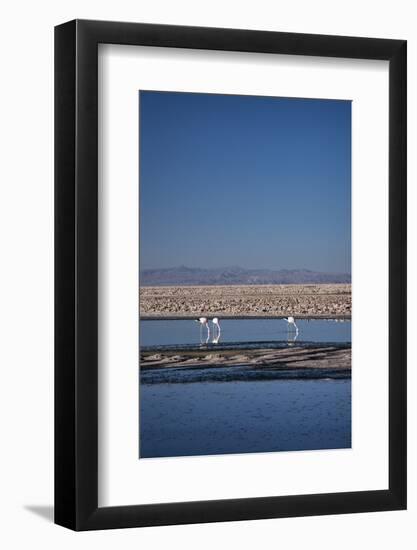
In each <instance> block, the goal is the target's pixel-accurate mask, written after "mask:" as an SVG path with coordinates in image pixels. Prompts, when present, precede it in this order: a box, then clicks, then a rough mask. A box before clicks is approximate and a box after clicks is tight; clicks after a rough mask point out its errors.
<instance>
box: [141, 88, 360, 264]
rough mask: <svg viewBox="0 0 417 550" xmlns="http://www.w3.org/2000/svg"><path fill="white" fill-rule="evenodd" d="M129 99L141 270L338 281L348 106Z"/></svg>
mask: <svg viewBox="0 0 417 550" xmlns="http://www.w3.org/2000/svg"><path fill="white" fill-rule="evenodd" d="M139 96H140V98H139V101H140V262H141V265H140V267H141V269H148V268H163V267H174V266H179V265H186V266H189V267H203V268H210V267H225V266H232V265H238V266H241V267H244V268H265V269H297V268H305V269H311V270H314V271H327V272H350V269H351V257H350V256H351V254H350V246H351V235H350V233H351V102H350V101H335V100H317V99H287V98H270V97H253V96H233V95H214V94H189V93H174V92H173V93H171V92H148V91H141V92H140V93H139Z"/></svg>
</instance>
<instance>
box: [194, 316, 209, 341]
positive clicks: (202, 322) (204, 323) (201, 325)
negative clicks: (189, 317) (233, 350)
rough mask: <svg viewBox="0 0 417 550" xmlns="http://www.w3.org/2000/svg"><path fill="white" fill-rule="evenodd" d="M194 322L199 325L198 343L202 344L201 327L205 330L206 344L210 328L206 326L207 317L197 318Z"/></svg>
mask: <svg viewBox="0 0 417 550" xmlns="http://www.w3.org/2000/svg"><path fill="white" fill-rule="evenodd" d="M196 322H197V323H200V343H202V331H203V326H205V327H206V328H207V340H206V343H207V342H208V341H209V338H210V326H209V324H208V320H207V317H199V318H198V319H196Z"/></svg>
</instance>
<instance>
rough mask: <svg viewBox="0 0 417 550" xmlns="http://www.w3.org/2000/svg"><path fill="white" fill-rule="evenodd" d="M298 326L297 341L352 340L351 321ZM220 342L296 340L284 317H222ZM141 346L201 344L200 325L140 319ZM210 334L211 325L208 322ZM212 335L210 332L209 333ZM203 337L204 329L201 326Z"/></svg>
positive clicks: (304, 321)
mask: <svg viewBox="0 0 417 550" xmlns="http://www.w3.org/2000/svg"><path fill="white" fill-rule="evenodd" d="M296 323H297V326H298V328H299V332H298V336H297V337H296V341H297V344H300V343H305V342H315V343H325V342H332V343H336V342H338V343H341V342H350V341H351V322H350V321H334V320H324V319H323V320H322V319H320V320H318V319H312V320H307V319H302V320H298V319H296ZM220 325H221V338H220V342H219V343H220V344H231V343H235V344H242V343H244V344H247V343H248V342H257V343H260V342H287V341H288V340H290V341H293V340H294V339H295V336H296V334H295V331H294V329H290V330H288V326H287V322H286V321H284V320H283V319H224V320H220ZM139 326H140V338H139V341H140V345H141V348H142V349H143V348H148V347H153V346H156V347H164V346H187V345H190V346H191V345H199V344H200V326H199V324H198V323H196V322H195V321H193V320H192V319H188V320H176V321H165V320H155V321H153V320H152V321H149V320H146V321H140V325H139ZM210 330H211V333H213V325H212V323H210ZM211 335H212V334H211ZM202 336H203V339H204V340H205V338H206V336H207V330H206V329H205V328H204V327H203V331H202Z"/></svg>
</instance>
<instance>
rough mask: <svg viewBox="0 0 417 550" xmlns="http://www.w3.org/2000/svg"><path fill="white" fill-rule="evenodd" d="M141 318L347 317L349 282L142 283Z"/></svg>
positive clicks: (349, 314) (349, 292)
mask: <svg viewBox="0 0 417 550" xmlns="http://www.w3.org/2000/svg"><path fill="white" fill-rule="evenodd" d="M139 303H140V315H141V317H142V318H165V319H188V318H196V317H199V316H205V315H207V316H208V315H210V316H216V315H217V316H219V317H223V318H224V317H228V318H239V317H286V316H289V315H291V316H294V317H298V318H326V319H332V318H333V319H350V318H351V312H352V293H351V285H350V284H305V285H304V284H294V285H242V286H239V285H230V286H213V285H211V286H157V287H156V286H145V287H141V288H140V300H139Z"/></svg>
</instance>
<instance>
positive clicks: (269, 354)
mask: <svg viewBox="0 0 417 550" xmlns="http://www.w3.org/2000/svg"><path fill="white" fill-rule="evenodd" d="M351 359H352V354H351V348H350V346H317V347H308V348H306V347H301V346H294V347H288V348H283V349H246V350H245V349H239V350H231V349H228V350H222V351H217V350H208V349H198V350H181V349H176V350H172V351H161V352H154V351H148V352H142V353H141V354H140V368H141V370H148V369H161V368H172V367H175V368H179V367H184V368H185V367H191V368H198V367H200V368H201V367H208V368H209V367H231V366H248V367H252V368H253V367H258V368H265V367H267V368H273V369H276V370H279V369H282V370H286V371H288V370H294V369H315V370H316V369H318V370H322V371H323V372H324V371H340V372H341V371H344V372H345V374H347V375H350V370H351Z"/></svg>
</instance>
